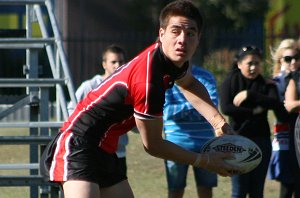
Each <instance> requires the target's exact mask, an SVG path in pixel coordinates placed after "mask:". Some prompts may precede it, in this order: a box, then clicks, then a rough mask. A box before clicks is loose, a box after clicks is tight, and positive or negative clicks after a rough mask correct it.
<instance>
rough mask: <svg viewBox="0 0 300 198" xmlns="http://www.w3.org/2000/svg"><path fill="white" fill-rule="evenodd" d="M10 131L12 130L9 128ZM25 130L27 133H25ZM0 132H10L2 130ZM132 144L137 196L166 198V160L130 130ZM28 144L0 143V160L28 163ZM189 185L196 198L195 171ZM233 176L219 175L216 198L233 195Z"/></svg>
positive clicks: (272, 197)
mask: <svg viewBox="0 0 300 198" xmlns="http://www.w3.org/2000/svg"><path fill="white" fill-rule="evenodd" d="M6 132H9V131H6ZM9 133H10V132H9ZM21 133H24V132H21ZM0 135H7V134H6V133H4V132H2V131H1V132H0ZM129 141H130V143H129V145H128V147H127V150H128V152H127V159H128V177H129V182H130V184H131V187H132V189H133V192H134V194H135V197H137V198H164V197H167V188H166V179H165V170H164V164H163V160H161V159H157V158H154V157H152V156H150V155H148V154H147V153H146V152H145V151H144V149H143V146H142V143H141V140H140V137H139V135H138V134H134V133H131V132H130V133H129ZM28 153H29V151H28V147H27V146H15V145H14V146H12V145H10V146H7V145H0V163H17V162H18V163H27V162H28ZM0 174H1V175H9V174H28V172H27V171H24V170H18V171H13V170H1V171H0ZM187 182H188V185H187V188H186V192H185V197H187V198H192V197H196V191H195V183H194V180H193V176H192V175H191V171H190V172H189V176H188V181H187ZM278 189H279V185H278V183H277V182H275V181H270V180H267V181H266V187H265V198H276V197H278V191H279V190H278ZM230 190H231V185H230V179H229V178H227V177H226V178H225V177H219V183H218V187H217V188H215V189H214V197H215V198H227V197H230ZM0 197H1V198H12V197H18V198H19V197H20V198H29V188H27V187H0Z"/></svg>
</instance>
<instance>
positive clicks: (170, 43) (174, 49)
mask: <svg viewBox="0 0 300 198" xmlns="http://www.w3.org/2000/svg"><path fill="white" fill-rule="evenodd" d="M199 37H200V36H199V30H198V28H197V24H196V22H195V21H193V20H191V19H188V18H186V17H182V16H171V17H170V19H169V22H168V25H167V27H166V29H163V28H160V30H159V39H160V41H161V43H162V49H163V52H164V53H165V55H166V56H167V57H168V58H169V59H170V60H171V61H173V62H174V64H175V65H176V66H178V67H181V66H182V65H183V63H184V62H186V61H188V60H189V59H190V58H191V57H192V56H193V54H194V53H195V51H196V49H197V46H198V43H199Z"/></svg>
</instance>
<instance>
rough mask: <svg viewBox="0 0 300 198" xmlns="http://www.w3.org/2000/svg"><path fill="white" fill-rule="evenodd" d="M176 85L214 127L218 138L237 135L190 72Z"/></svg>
mask: <svg viewBox="0 0 300 198" xmlns="http://www.w3.org/2000/svg"><path fill="white" fill-rule="evenodd" d="M176 84H177V85H178V86H179V87H180V90H181V92H182V93H183V94H184V96H185V97H186V99H187V100H188V101H189V102H190V103H191V104H192V105H193V107H194V108H195V109H196V110H197V111H198V112H199V113H200V114H201V115H202V116H204V117H205V119H206V120H207V121H208V122H209V123H210V124H211V125H212V126H213V128H214V129H215V131H216V135H217V136H219V135H222V134H223V133H227V134H234V133H235V132H234V131H233V130H232V128H231V127H230V126H229V125H228V124H227V123H226V121H225V119H224V117H223V116H222V115H221V113H220V112H219V111H218V109H217V108H216V107H215V105H214V104H213V102H212V100H211V99H210V96H209V94H208V92H207V90H206V88H205V87H204V86H203V84H201V83H200V82H199V81H198V80H197V79H196V78H195V77H194V76H193V75H192V73H191V72H190V71H188V72H187V73H186V74H185V75H184V76H183V77H182V78H180V79H179V80H177V81H176Z"/></svg>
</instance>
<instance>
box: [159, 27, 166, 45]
mask: <svg viewBox="0 0 300 198" xmlns="http://www.w3.org/2000/svg"><path fill="white" fill-rule="evenodd" d="M164 35H165V29H163V28H159V40H160V42H161V41H162V39H163V38H164Z"/></svg>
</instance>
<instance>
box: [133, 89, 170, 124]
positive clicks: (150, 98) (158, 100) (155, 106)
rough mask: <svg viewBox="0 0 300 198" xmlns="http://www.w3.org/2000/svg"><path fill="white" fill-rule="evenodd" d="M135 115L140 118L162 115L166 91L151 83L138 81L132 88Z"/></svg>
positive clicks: (152, 117)
mask: <svg viewBox="0 0 300 198" xmlns="http://www.w3.org/2000/svg"><path fill="white" fill-rule="evenodd" d="M131 94H132V98H133V106H134V116H135V117H136V118H139V119H155V118H159V117H162V114H163V105H164V101H165V91H164V89H163V88H162V87H160V86H157V85H154V84H151V83H138V84H136V85H135V86H134V89H133V90H132V93H131Z"/></svg>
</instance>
